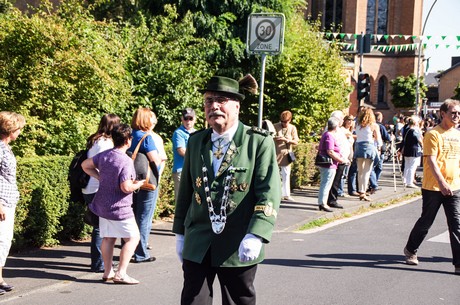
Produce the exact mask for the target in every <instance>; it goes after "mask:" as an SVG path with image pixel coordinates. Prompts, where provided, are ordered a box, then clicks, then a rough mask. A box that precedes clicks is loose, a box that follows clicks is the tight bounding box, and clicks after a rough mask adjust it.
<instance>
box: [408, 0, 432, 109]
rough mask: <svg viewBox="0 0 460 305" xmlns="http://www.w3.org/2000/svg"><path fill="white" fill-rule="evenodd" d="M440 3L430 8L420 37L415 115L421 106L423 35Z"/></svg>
mask: <svg viewBox="0 0 460 305" xmlns="http://www.w3.org/2000/svg"><path fill="white" fill-rule="evenodd" d="M436 2H438V0H434V2H433V4H432V5H431V7H430V10H429V11H428V14H427V15H426V18H425V21H424V22H423V27H422V34H421V35H420V38H419V43H418V62H417V85H416V88H415V112H414V114H415V115H418V107H419V104H420V65H421V64H422V41H423V34H424V33H425V27H426V22H427V21H428V17H430V14H431V10H433V7H434V5H435V4H436Z"/></svg>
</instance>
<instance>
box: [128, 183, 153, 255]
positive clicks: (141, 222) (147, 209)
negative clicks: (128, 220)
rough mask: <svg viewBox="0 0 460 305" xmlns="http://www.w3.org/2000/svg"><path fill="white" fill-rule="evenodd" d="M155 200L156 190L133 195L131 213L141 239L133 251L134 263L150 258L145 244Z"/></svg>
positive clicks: (150, 225) (147, 240)
mask: <svg viewBox="0 0 460 305" xmlns="http://www.w3.org/2000/svg"><path fill="white" fill-rule="evenodd" d="M157 198H158V188H157V189H156V190H155V191H144V190H139V192H137V193H134V196H133V202H134V203H133V211H134V216H135V218H136V223H137V226H138V227H139V233H140V237H141V238H140V241H139V244H138V245H137V248H136V251H134V259H135V260H136V261H143V260H146V259H148V258H150V253H149V251H148V249H147V244H148V242H149V236H150V230H151V229H152V220H153V215H154V213H155V207H156V205H157Z"/></svg>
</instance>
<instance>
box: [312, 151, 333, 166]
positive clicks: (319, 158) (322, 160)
mask: <svg viewBox="0 0 460 305" xmlns="http://www.w3.org/2000/svg"><path fill="white" fill-rule="evenodd" d="M315 165H318V166H325V165H332V158H331V157H329V156H323V155H320V154H319V153H318V154H317V155H316V158H315Z"/></svg>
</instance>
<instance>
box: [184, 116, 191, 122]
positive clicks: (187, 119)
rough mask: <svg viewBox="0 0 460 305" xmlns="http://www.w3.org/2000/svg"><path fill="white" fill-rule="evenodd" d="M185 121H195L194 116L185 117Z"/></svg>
mask: <svg viewBox="0 0 460 305" xmlns="http://www.w3.org/2000/svg"><path fill="white" fill-rule="evenodd" d="M184 121H193V118H192V117H189V116H188V117H185V118H184Z"/></svg>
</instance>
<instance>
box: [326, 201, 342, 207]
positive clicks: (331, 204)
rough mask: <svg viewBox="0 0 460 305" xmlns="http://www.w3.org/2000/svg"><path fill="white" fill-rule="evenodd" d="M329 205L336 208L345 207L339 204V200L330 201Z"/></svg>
mask: <svg viewBox="0 0 460 305" xmlns="http://www.w3.org/2000/svg"><path fill="white" fill-rule="evenodd" d="M327 205H328V206H329V207H331V208H336V209H343V206H342V205H340V204H338V203H337V202H336V203H328V204H327Z"/></svg>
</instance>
